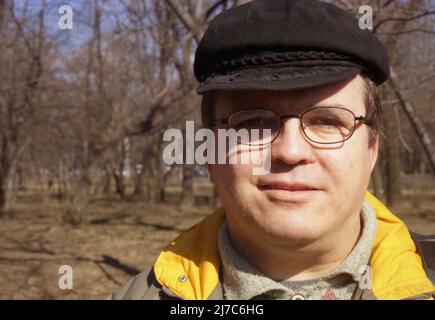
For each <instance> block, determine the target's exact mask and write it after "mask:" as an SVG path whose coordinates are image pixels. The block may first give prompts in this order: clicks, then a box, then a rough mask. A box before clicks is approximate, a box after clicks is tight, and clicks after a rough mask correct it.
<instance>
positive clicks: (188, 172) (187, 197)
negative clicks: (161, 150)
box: [181, 164, 194, 206]
mask: <svg viewBox="0 0 435 320" xmlns="http://www.w3.org/2000/svg"><path fill="white" fill-rule="evenodd" d="M193 203H194V194H193V171H192V165H186V164H185V165H183V191H182V195H181V205H182V206H189V205H193Z"/></svg>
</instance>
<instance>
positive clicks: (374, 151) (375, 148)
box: [369, 133, 379, 172]
mask: <svg viewBox="0 0 435 320" xmlns="http://www.w3.org/2000/svg"><path fill="white" fill-rule="evenodd" d="M369 153H370V172H373V169H374V168H375V165H376V161H377V159H378V155H379V133H378V134H376V140H375V142H374V143H373V145H371V146H370V147H369Z"/></svg>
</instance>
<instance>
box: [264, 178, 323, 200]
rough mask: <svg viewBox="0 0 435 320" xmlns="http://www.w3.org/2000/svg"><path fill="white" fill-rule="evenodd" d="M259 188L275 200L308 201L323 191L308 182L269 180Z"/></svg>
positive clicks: (270, 198)
mask: <svg viewBox="0 0 435 320" xmlns="http://www.w3.org/2000/svg"><path fill="white" fill-rule="evenodd" d="M258 188H259V189H260V190H261V191H262V192H264V194H265V195H266V197H267V198H268V199H269V200H271V201H273V202H276V201H278V202H280V203H291V204H295V203H307V202H309V201H311V200H313V199H314V197H316V196H317V195H318V194H319V191H321V190H320V189H319V188H317V187H315V186H314V185H312V184H308V183H306V182H287V181H267V182H261V183H259V184H258Z"/></svg>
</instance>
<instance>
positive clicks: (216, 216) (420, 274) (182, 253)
mask: <svg viewBox="0 0 435 320" xmlns="http://www.w3.org/2000/svg"><path fill="white" fill-rule="evenodd" d="M366 200H367V201H368V202H369V203H370V205H371V206H372V207H373V209H374V211H375V213H376V217H377V219H376V223H377V231H376V236H375V241H374V244H373V250H372V256H371V258H370V266H371V271H372V288H371V291H372V294H373V295H374V296H375V297H376V298H377V299H382V300H383V299H407V298H414V299H418V298H431V297H433V296H434V293H435V286H434V285H433V284H432V282H431V281H430V280H429V278H428V277H427V275H426V273H425V271H424V269H423V265H422V260H421V258H420V256H419V255H418V253H417V252H416V247H415V244H414V241H413V240H412V238H411V236H410V234H409V232H408V229H407V227H406V226H405V224H404V223H403V222H402V221H401V220H400V219H399V218H397V217H396V216H395V215H393V214H392V213H391V212H390V211H389V210H388V209H387V208H386V207H385V206H384V205H383V204H382V203H381V202H380V201H379V200H377V199H376V198H375V197H374V196H373V195H371V194H370V193H367V194H366ZM223 220H224V211H223V209H222V208H220V209H218V210H216V211H215V212H214V213H212V214H211V215H209V216H207V217H206V218H205V219H204V220H202V221H201V222H200V223H198V224H197V225H195V226H193V227H192V228H190V229H188V230H187V231H185V232H184V233H182V234H181V235H180V236H179V237H178V238H177V239H175V240H174V241H172V242H171V243H170V244H169V245H167V246H166V248H164V249H163V251H162V252H161V253H160V255H159V257H158V259H157V261H156V263H155V265H154V269H151V271H150V272H144V273H143V274H140V275H138V276H136V277H135V278H133V279H131V280H130V281H129V282H128V283H127V284H126V285H124V286H123V287H121V288H120V289H119V290H118V291H117V292H115V293H114V294H113V295H111V298H112V299H125V298H130V299H160V298H161V294H160V291H163V292H164V293H166V295H170V296H173V297H178V298H182V299H207V298H210V297H211V293H212V292H213V290H215V288H217V286H218V285H220V280H219V271H220V270H219V268H220V257H219V252H218V247H217V235H218V230H219V228H220V226H221V224H222V222H223ZM152 283H154V285H151V284H152ZM151 287H153V288H154V293H149V292H150V291H152V290H149V289H150V288H151ZM147 290H148V293H147ZM157 291H159V294H157V293H156V292H157ZM431 294H432V295H431Z"/></svg>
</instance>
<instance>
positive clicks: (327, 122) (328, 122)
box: [306, 116, 344, 127]
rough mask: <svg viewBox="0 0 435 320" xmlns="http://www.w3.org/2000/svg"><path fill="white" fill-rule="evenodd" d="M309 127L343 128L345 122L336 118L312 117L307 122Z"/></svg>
mask: <svg viewBox="0 0 435 320" xmlns="http://www.w3.org/2000/svg"><path fill="white" fill-rule="evenodd" d="M306 125H307V126H332V127H341V126H343V125H344V124H343V121H342V120H341V119H339V118H336V117H330V116H317V117H312V118H310V119H308V120H307V121H306Z"/></svg>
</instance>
